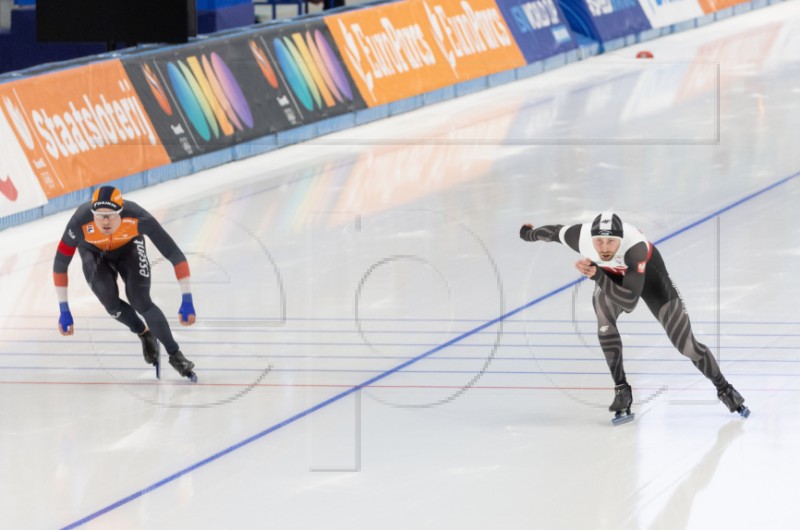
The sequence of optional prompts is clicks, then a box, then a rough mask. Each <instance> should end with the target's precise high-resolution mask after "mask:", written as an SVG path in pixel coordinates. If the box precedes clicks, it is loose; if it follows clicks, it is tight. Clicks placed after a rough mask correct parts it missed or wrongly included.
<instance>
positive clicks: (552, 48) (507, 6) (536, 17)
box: [497, 0, 577, 63]
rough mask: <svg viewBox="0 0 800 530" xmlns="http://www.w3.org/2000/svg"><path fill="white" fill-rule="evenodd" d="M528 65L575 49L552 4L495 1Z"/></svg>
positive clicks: (544, 0)
mask: <svg viewBox="0 0 800 530" xmlns="http://www.w3.org/2000/svg"><path fill="white" fill-rule="evenodd" d="M497 6H498V7H499V8H500V11H502V13H503V16H504V17H505V19H506V23H507V24H508V27H509V28H510V29H511V33H512V34H513V35H514V40H516V41H517V46H519V49H520V50H521V51H522V54H523V55H524V56H525V60H526V61H527V62H528V63H533V62H536V61H541V60H542V59H546V58H547V57H552V56H553V55H556V54H558V53H563V52H566V51H569V50H572V49H575V48H576V47H577V44H576V42H575V38H574V36H573V35H572V32H571V31H570V29H569V26H568V25H567V19H566V18H565V17H564V14H563V13H562V12H561V8H560V7H558V2H556V0H529V1H526V0H497Z"/></svg>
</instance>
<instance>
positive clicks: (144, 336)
mask: <svg viewBox="0 0 800 530" xmlns="http://www.w3.org/2000/svg"><path fill="white" fill-rule="evenodd" d="M139 340H141V341H142V355H144V362H146V363H147V364H152V365H153V366H155V368H156V378H157V379H161V356H160V352H159V346H158V340H157V339H156V336H155V335H153V332H152V331H150V330H149V329H146V330H145V331H144V333H141V334H139Z"/></svg>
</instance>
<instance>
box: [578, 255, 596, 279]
mask: <svg viewBox="0 0 800 530" xmlns="http://www.w3.org/2000/svg"><path fill="white" fill-rule="evenodd" d="M575 268H576V269H578V272H580V273H581V274H583V275H584V276H586V277H587V278H590V279H591V278H594V276H595V274H597V265H595V263H594V262H593V261H592V260H590V259H588V258H583V259H582V260H579V261H576V262H575Z"/></svg>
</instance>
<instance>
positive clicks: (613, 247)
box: [592, 237, 620, 261]
mask: <svg viewBox="0 0 800 530" xmlns="http://www.w3.org/2000/svg"><path fill="white" fill-rule="evenodd" d="M592 244H593V245H594V249H595V250H596V251H597V253H598V254H600V259H602V260H603V261H611V259H612V258H613V257H614V256H616V254H617V251H618V250H619V245H620V240H619V239H618V238H616V237H593V238H592Z"/></svg>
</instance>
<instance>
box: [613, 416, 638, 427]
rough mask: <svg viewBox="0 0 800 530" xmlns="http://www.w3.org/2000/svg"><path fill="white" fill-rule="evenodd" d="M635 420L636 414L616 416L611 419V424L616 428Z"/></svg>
mask: <svg viewBox="0 0 800 530" xmlns="http://www.w3.org/2000/svg"><path fill="white" fill-rule="evenodd" d="M634 419H636V414H635V413H631V414H622V415H620V416H616V417H614V418H611V423H612V424H613V425H614V427H617V426H619V425H623V424H625V423H628V422H631V421H633V420H634Z"/></svg>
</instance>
